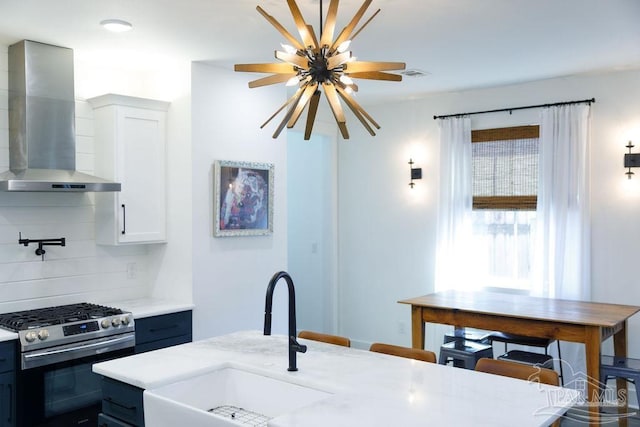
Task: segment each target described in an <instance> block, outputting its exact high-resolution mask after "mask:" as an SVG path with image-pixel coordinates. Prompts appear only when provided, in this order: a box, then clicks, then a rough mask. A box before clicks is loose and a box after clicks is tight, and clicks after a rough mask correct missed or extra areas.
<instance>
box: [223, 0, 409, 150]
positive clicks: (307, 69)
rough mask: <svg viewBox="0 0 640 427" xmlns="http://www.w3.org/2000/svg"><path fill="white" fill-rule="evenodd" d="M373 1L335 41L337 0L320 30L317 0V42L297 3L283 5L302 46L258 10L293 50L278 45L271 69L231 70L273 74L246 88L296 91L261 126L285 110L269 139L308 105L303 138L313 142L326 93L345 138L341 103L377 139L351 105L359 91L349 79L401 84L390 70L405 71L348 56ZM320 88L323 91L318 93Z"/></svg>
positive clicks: (291, 124) (250, 66) (364, 114)
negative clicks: (278, 87)
mask: <svg viewBox="0 0 640 427" xmlns="http://www.w3.org/2000/svg"><path fill="white" fill-rule="evenodd" d="M371 2H372V0H365V1H364V3H363V4H362V6H361V7H360V9H359V10H358V12H357V13H356V14H355V15H354V17H353V18H352V19H351V21H350V22H349V24H347V26H346V27H345V28H344V29H343V30H342V32H341V33H340V34H339V35H338V37H336V38H335V40H334V38H333V35H334V31H335V26H336V17H337V14H338V3H339V0H331V3H330V4H329V9H328V11H327V17H326V22H325V24H324V26H323V25H322V13H323V9H322V0H320V28H321V31H322V32H321V33H320V39H319V40H318V38H317V37H316V34H315V32H314V30H313V27H312V26H311V25H309V24H307V22H306V21H305V20H304V18H303V16H302V14H301V13H300V9H299V8H298V5H297V4H296V2H295V0H287V4H288V5H289V10H290V11H291V15H292V16H293V20H294V22H295V25H296V27H297V29H298V33H299V35H300V39H301V41H298V40H297V39H296V38H295V37H294V36H293V35H291V33H290V32H289V31H287V30H286V29H285V28H284V27H283V26H282V25H281V24H280V23H279V22H278V21H276V20H275V19H274V18H273V16H271V15H269V14H268V13H267V12H265V11H264V10H263V9H262V8H261V7H260V6H257V8H256V9H257V10H258V12H259V13H260V14H261V15H262V16H264V17H265V19H266V20H267V21H269V23H271V25H273V26H274V27H275V28H276V30H278V31H279V32H280V34H282V35H283V36H284V37H285V38H286V39H287V41H288V42H289V43H291V45H284V44H283V45H282V47H283V49H284V52H283V51H276V52H275V57H276V58H277V59H279V60H280V61H281V62H276V63H269V64H236V65H235V71H243V72H256V73H269V74H271V75H269V76H267V77H263V78H260V79H258V80H253V81H251V82H249V87H250V88H256V87H261V86H267V85H272V84H276V83H284V82H286V83H287V85H288V86H298V89H297V90H296V92H295V94H294V95H293V96H292V97H291V98H289V99H288V100H287V101H286V102H285V103H284V104H283V105H282V106H281V107H280V108H279V109H278V110H277V111H276V112H275V113H274V114H273V115H272V116H271V117H270V118H269V119H268V120H267V121H266V122H265V123H263V124H262V126H260V128H264V127H265V126H266V125H267V124H268V123H269V122H270V121H271V120H272V119H273V118H274V117H275V116H277V115H278V114H279V113H280V112H282V111H283V110H286V114H285V116H284V119H283V120H282V121H281V122H280V125H279V126H278V128H277V129H276V131H275V133H274V134H273V137H274V138H277V137H278V136H279V135H280V133H281V132H282V130H283V129H284V128H285V126H286V127H287V128H289V129H291V128H293V127H294V126H295V124H296V123H297V121H298V119H299V118H300V115H301V114H302V112H303V111H304V110H305V108H307V106H308V113H307V123H306V127H305V133H304V139H305V140H308V139H309V138H310V137H311V132H312V130H313V123H314V121H315V117H316V113H317V111H318V104H319V102H320V96H321V92H324V94H325V97H326V98H327V101H328V103H329V107H330V108H331V111H332V113H333V116H334V118H335V120H336V122H337V124H338V128H339V129H340V133H341V134H342V137H343V138H344V139H349V131H348V130H347V124H346V118H345V115H344V110H343V108H342V104H341V102H340V99H342V100H343V101H344V103H345V104H346V105H347V106H348V107H349V109H350V110H351V111H352V112H353V114H354V115H355V116H356V117H357V118H358V120H360V122H361V123H362V125H363V126H364V127H365V128H366V129H367V131H368V132H369V133H370V134H371V135H372V136H375V132H374V130H373V127H375V128H376V129H380V125H378V123H376V121H375V120H374V119H373V118H372V117H371V116H370V115H369V114H367V112H366V111H365V110H364V109H363V108H362V107H361V106H360V105H359V104H358V103H357V102H356V101H355V99H354V98H353V96H352V94H353V92H357V91H358V86H357V85H356V84H355V82H354V81H353V79H368V80H386V81H396V82H398V81H401V80H402V76H401V75H398V74H393V73H388V72H387V71H392V70H404V68H405V64H404V63H403V62H366V61H357V60H355V57H353V55H352V54H351V51H349V46H350V44H351V41H353V39H354V38H355V37H356V36H357V35H358V34H360V32H361V31H362V30H363V29H364V27H366V26H367V25H368V24H369V22H371V20H372V19H373V18H374V17H375V16H376V15H377V14H378V13H379V12H380V9H378V10H377V11H376V12H375V13H374V14H373V15H372V16H371V17H370V18H369V19H368V20H367V21H366V22H365V23H364V24H363V25H362V26H361V27H360V28H359V29H358V30H356V26H357V25H358V23H359V22H360V20H361V19H362V16H363V15H364V14H365V12H366V11H367V8H368V7H369V5H370V4H371ZM321 89H322V91H321Z"/></svg>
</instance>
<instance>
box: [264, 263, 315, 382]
mask: <svg viewBox="0 0 640 427" xmlns="http://www.w3.org/2000/svg"><path fill="white" fill-rule="evenodd" d="M280 279H284V280H285V281H286V282H287V286H288V287H289V340H288V341H289V368H288V369H287V370H288V371H297V370H298V368H297V366H296V353H298V352H300V353H306V352H307V346H306V345H302V344H299V343H298V341H297V340H296V291H295V288H294V286H293V280H292V279H291V276H290V275H289V273H287V272H286V271H280V272H279V273H276V274H274V275H273V277H272V278H271V280H270V281H269V286H267V298H266V302H265V305H264V334H265V335H271V307H272V305H273V289H274V288H275V287H276V283H278V280H280Z"/></svg>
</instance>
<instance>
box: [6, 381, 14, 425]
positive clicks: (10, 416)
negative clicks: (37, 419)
mask: <svg viewBox="0 0 640 427" xmlns="http://www.w3.org/2000/svg"><path fill="white" fill-rule="evenodd" d="M8 388H9V407H8V408H7V409H8V411H7V413H8V414H9V417H8V418H7V421H9V425H11V422H12V421H13V420H12V418H13V417H12V415H13V410H12V409H13V384H8Z"/></svg>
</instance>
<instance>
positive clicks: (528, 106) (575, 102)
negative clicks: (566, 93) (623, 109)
mask: <svg viewBox="0 0 640 427" xmlns="http://www.w3.org/2000/svg"><path fill="white" fill-rule="evenodd" d="M593 102H596V99H595V98H591V99H583V100H580V101H567V102H556V103H553V104H540V105H527V106H525V107H512V108H499V109H497V110H486V111H474V112H472V113H458V114H447V115H444V116H433V120H438V119H446V118H448V117H462V116H470V115H472V114H485V113H499V112H502V111H508V112H509V114H511V113H512V112H513V111H516V110H527V109H529V108H543V107H555V106H558V105H570V104H582V103H587V104H589V105H591V103H593Z"/></svg>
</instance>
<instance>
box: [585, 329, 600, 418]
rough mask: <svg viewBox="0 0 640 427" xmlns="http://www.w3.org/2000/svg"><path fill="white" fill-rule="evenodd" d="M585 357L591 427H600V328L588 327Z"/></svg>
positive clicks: (587, 399)
mask: <svg viewBox="0 0 640 427" xmlns="http://www.w3.org/2000/svg"><path fill="white" fill-rule="evenodd" d="M585 328H586V331H585V335H586V339H585V343H584V346H585V357H586V359H587V360H586V362H587V390H586V392H587V396H585V397H586V403H587V405H588V407H589V415H590V417H589V418H590V425H593V426H599V425H600V423H599V419H600V413H599V410H600V405H599V403H598V402H599V400H600V399H599V395H600V344H601V341H600V340H601V336H600V333H601V332H600V327H598V326H586V327H585Z"/></svg>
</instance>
